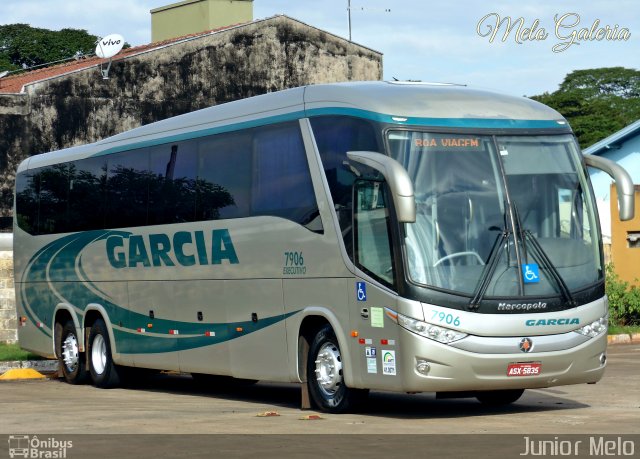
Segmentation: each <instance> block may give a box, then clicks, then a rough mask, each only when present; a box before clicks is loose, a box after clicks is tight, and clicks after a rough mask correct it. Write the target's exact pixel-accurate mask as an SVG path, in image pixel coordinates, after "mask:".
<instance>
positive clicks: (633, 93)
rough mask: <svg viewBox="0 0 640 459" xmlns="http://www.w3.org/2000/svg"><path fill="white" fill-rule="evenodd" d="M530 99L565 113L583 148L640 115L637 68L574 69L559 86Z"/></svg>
mask: <svg viewBox="0 0 640 459" xmlns="http://www.w3.org/2000/svg"><path fill="white" fill-rule="evenodd" d="M532 99H534V100H537V101H539V102H542V103H543V104H546V105H548V106H550V107H552V108H554V109H556V110H557V111H559V112H560V113H561V114H562V116H564V117H565V118H566V119H567V121H569V124H571V127H572V128H573V131H574V132H575V134H576V136H577V138H578V141H579V142H580V146H581V147H582V148H586V147H588V146H590V145H593V144H594V143H596V142H598V141H600V140H602V139H604V138H605V137H607V136H609V135H611V134H613V133H614V132H617V131H619V130H620V129H622V128H623V127H625V126H627V125H629V124H631V123H633V122H634V121H637V120H638V119H640V71H639V70H635V69H627V68H624V67H608V68H599V69H589V70H576V71H574V72H571V73H569V74H568V75H567V76H566V77H565V79H564V81H563V82H562V84H561V85H560V88H559V89H558V90H557V91H555V92H552V93H548V92H545V93H544V94H541V95H539V96H533V97H532Z"/></svg>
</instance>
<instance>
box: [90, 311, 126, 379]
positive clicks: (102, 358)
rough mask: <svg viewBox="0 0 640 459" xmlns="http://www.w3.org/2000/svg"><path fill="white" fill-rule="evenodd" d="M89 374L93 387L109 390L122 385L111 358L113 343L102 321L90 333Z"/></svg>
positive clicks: (95, 324)
mask: <svg viewBox="0 0 640 459" xmlns="http://www.w3.org/2000/svg"><path fill="white" fill-rule="evenodd" d="M87 352H88V354H89V372H90V373H91V379H92V380H93V385H94V386H96V387H100V388H102V389H109V388H112V387H116V386H118V385H119V384H120V377H119V375H118V370H117V367H116V365H115V364H114V363H113V359H112V358H111V341H110V340H109V332H108V331H107V326H106V325H105V323H104V321H103V320H102V319H98V320H96V321H95V322H94V324H93V326H92V327H91V331H90V332H89V346H88V349H87Z"/></svg>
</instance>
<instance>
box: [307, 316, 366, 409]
mask: <svg viewBox="0 0 640 459" xmlns="http://www.w3.org/2000/svg"><path fill="white" fill-rule="evenodd" d="M343 369H344V368H343V359H342V355H341V353H340V346H339V345H338V339H337V338H336V335H335V333H334V331H333V329H332V328H331V326H330V325H326V326H324V327H323V328H321V329H320V330H319V331H318V333H316V336H315V337H314V339H313V341H312V342H311V345H310V346H309V358H308V360H307V385H308V387H309V394H310V395H311V401H312V403H313V405H314V406H315V407H316V408H318V409H319V410H320V411H324V412H327V413H344V412H346V411H348V410H350V409H352V408H353V407H354V406H355V405H356V404H357V403H358V402H359V401H361V400H362V399H363V398H364V397H365V396H366V394H367V391H364V390H357V389H350V388H349V387H347V385H346V384H345V383H344V379H343Z"/></svg>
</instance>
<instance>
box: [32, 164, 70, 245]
mask: <svg viewBox="0 0 640 459" xmlns="http://www.w3.org/2000/svg"><path fill="white" fill-rule="evenodd" d="M69 168H70V165H69V164H56V165H54V166H49V167H44V168H42V169H41V172H40V207H39V209H40V216H39V226H38V233H39V234H51V233H64V232H65V231H67V208H68V201H69Z"/></svg>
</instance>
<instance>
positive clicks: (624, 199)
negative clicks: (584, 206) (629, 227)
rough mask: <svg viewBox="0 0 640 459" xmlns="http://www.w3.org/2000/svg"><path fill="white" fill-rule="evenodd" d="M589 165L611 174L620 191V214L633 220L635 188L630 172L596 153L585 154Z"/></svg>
mask: <svg viewBox="0 0 640 459" xmlns="http://www.w3.org/2000/svg"><path fill="white" fill-rule="evenodd" d="M584 162H585V163H586V164H587V166H590V167H594V168H596V169H600V170H601V171H604V172H606V173H607V174H609V175H610V176H611V178H612V179H613V180H614V181H615V183H616V190H617V192H618V215H619V216H620V220H622V221H626V220H632V219H633V216H634V212H635V190H634V186H633V180H632V179H631V176H630V175H629V173H628V172H627V171H626V170H625V169H624V168H623V167H621V166H619V165H618V164H616V163H615V162H613V161H611V160H610V159H606V158H603V157H601V156H596V155H584Z"/></svg>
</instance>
